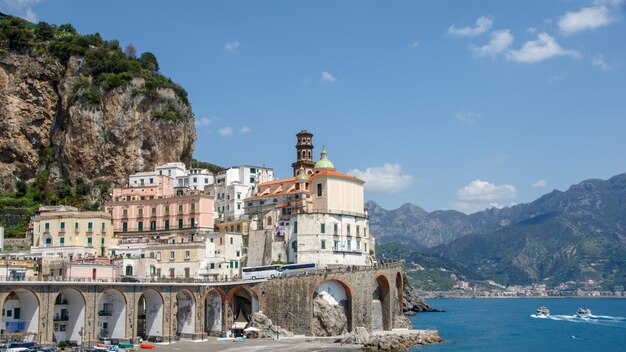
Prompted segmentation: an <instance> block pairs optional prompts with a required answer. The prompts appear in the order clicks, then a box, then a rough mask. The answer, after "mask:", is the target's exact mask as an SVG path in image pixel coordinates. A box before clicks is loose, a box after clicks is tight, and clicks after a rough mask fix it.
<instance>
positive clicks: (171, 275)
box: [170, 268, 176, 277]
mask: <svg viewBox="0 0 626 352" xmlns="http://www.w3.org/2000/svg"><path fill="white" fill-rule="evenodd" d="M175 273H176V271H174V268H170V277H174V276H175Z"/></svg>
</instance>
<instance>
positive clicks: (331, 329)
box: [310, 276, 354, 336]
mask: <svg viewBox="0 0 626 352" xmlns="http://www.w3.org/2000/svg"><path fill="white" fill-rule="evenodd" d="M310 295H311V297H312V298H313V299H312V300H311V319H312V322H311V332H312V333H313V335H315V336H337V335H343V334H344V333H346V332H351V331H353V326H352V324H353V319H352V305H353V297H354V294H353V290H352V288H351V287H350V285H348V284H347V283H346V282H345V281H343V280H341V279H339V278H335V277H332V276H331V277H327V278H326V279H325V280H320V281H318V282H316V283H315V284H314V285H313V290H312V292H311V293H310Z"/></svg>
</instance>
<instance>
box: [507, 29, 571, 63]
mask: <svg viewBox="0 0 626 352" xmlns="http://www.w3.org/2000/svg"><path fill="white" fill-rule="evenodd" d="M555 56H572V57H577V56H578V53H577V52H576V51H574V50H567V49H563V48H562V47H561V46H560V45H559V43H557V42H556V40H554V38H553V37H551V36H550V35H549V34H548V33H545V32H544V33H540V34H539V35H538V36H537V40H530V41H527V42H526V43H524V45H523V46H522V47H521V48H520V49H519V50H509V51H508V52H507V53H506V58H507V59H508V60H510V61H515V62H521V63H534V62H539V61H543V60H547V59H550V58H552V57H555Z"/></svg>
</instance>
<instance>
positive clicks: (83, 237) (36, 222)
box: [31, 207, 115, 259]
mask: <svg viewBox="0 0 626 352" xmlns="http://www.w3.org/2000/svg"><path fill="white" fill-rule="evenodd" d="M32 222H33V245H32V247H31V252H32V253H33V254H35V253H38V254H41V256H42V258H43V259H46V258H68V259H69V258H77V257H104V256H108V251H109V249H110V248H111V246H112V245H114V243H115V240H114V238H113V226H112V225H111V214H109V213H107V212H103V211H78V209H76V208H71V207H67V208H64V207H59V208H58V209H55V210H52V211H42V212H39V214H37V215H35V217H34V218H33V221H32Z"/></svg>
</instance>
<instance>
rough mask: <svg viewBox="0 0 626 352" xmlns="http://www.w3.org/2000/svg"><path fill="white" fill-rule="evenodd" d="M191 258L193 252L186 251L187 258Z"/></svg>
mask: <svg viewBox="0 0 626 352" xmlns="http://www.w3.org/2000/svg"><path fill="white" fill-rule="evenodd" d="M190 258H191V252H189V251H185V259H190Z"/></svg>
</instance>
